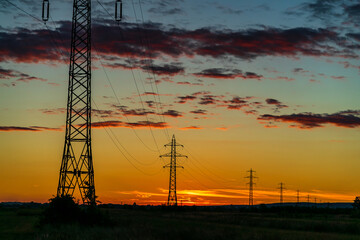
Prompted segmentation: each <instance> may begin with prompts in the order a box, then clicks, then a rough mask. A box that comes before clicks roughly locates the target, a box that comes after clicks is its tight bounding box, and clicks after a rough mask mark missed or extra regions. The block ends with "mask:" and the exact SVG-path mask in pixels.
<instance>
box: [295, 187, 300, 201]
mask: <svg viewBox="0 0 360 240" xmlns="http://www.w3.org/2000/svg"><path fill="white" fill-rule="evenodd" d="M296 192H297V195H296V203H297V204H299V203H300V196H299V193H300V191H299V189H298V190H297V191H296Z"/></svg>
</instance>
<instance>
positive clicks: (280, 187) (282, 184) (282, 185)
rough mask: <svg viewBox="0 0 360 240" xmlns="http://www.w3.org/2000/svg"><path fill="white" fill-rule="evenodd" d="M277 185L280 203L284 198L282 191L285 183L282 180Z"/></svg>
mask: <svg viewBox="0 0 360 240" xmlns="http://www.w3.org/2000/svg"><path fill="white" fill-rule="evenodd" d="M279 185H280V186H279V187H278V189H280V204H283V203H284V198H283V192H284V189H285V187H284V186H285V184H284V183H283V182H281V183H279Z"/></svg>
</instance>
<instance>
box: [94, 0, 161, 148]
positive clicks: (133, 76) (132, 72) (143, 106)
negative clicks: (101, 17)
mask: <svg viewBox="0 0 360 240" xmlns="http://www.w3.org/2000/svg"><path fill="white" fill-rule="evenodd" d="M97 2H98V3H99V4H100V6H101V7H102V8H103V9H104V10H105V11H106V12H107V13H108V15H109V16H110V17H112V16H111V14H110V13H109V12H108V11H107V9H106V8H105V7H104V6H103V5H102V4H101V3H100V2H99V1H98V0H97ZM118 26H119V25H118ZM120 36H121V38H122V40H123V41H124V37H123V34H122V32H121V31H120ZM95 51H96V50H95ZM96 52H97V51H96ZM98 55H99V54H98ZM127 58H128V60H130V59H129V57H127ZM100 63H101V66H102V68H103V70H104V72H105V75H106V76H107V73H106V70H105V67H104V65H103V64H102V61H101V60H100ZM130 70H131V74H132V78H133V81H134V84H135V87H136V90H137V93H138V96H139V98H140V102H141V105H142V108H143V109H145V105H144V102H143V100H142V97H141V94H140V91H139V87H138V85H137V82H136V78H135V75H134V71H133V69H132V68H130ZM107 79H108V81H109V83H110V80H109V77H108V76H107ZM110 86H111V88H112V90H113V93H114V95H115V96H116V99H117V101H118V103H119V104H120V101H119V99H118V97H117V95H116V93H115V91H114V89H113V87H112V84H111V83H110ZM120 105H121V104H120ZM145 117H146V119H147V123H148V127H149V129H150V133H151V135H152V138H153V140H154V142H155V145H156V148H157V149H158V152H159V147H158V145H157V142H156V139H155V136H154V134H153V132H152V128H151V125H150V121H149V119H148V117H147V115H145ZM126 118H127V116H126ZM141 142H142V143H143V144H144V145H145V146H146V147H147V148H148V149H150V148H149V147H148V146H147V145H146V144H145V143H144V142H143V141H142V140H141ZM150 150H151V149H150ZM152 151H153V150H152Z"/></svg>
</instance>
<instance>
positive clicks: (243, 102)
mask: <svg viewBox="0 0 360 240" xmlns="http://www.w3.org/2000/svg"><path fill="white" fill-rule="evenodd" d="M247 99H248V98H242V97H233V98H232V99H231V100H229V101H225V102H224V103H226V104H227V108H228V109H233V110H239V109H241V108H243V107H247V106H249V104H248V101H247Z"/></svg>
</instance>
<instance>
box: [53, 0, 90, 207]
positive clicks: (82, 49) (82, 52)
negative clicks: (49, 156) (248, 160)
mask: <svg viewBox="0 0 360 240" xmlns="http://www.w3.org/2000/svg"><path fill="white" fill-rule="evenodd" d="M76 187H78V188H79V190H80V195H81V198H82V201H83V203H84V204H95V185H94V166H93V158H92V150H91V0H74V5H73V18H72V33H71V53H70V69H69V87H68V100H67V116H66V132H65V145H64V152H63V157H62V162H61V168H60V177H59V184H58V188H57V196H64V195H70V196H73V194H74V191H75V188H76Z"/></svg>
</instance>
